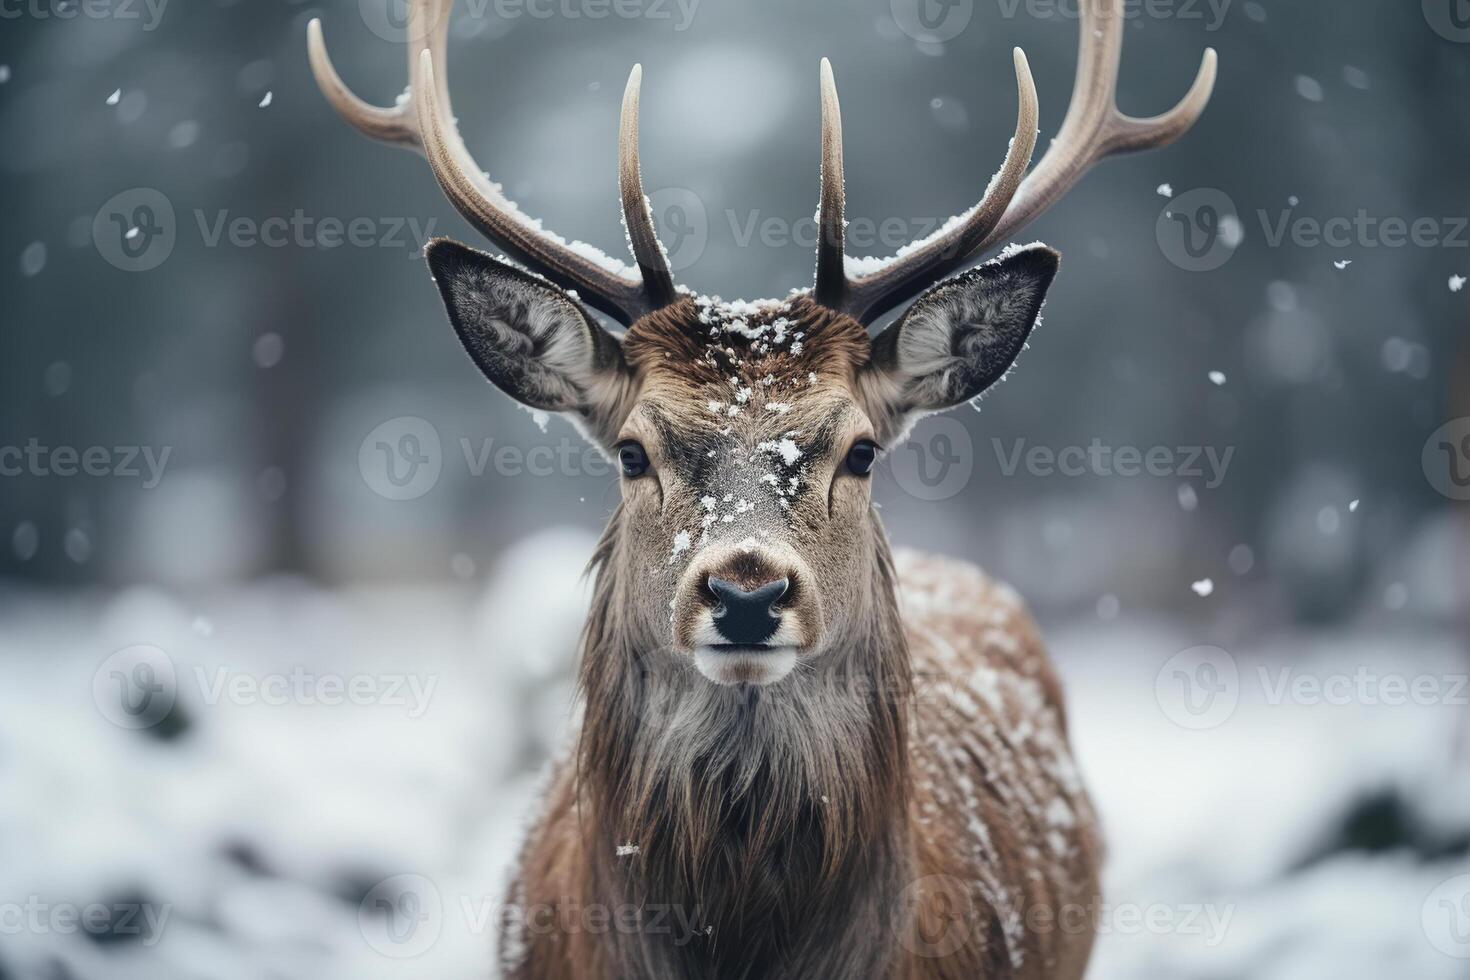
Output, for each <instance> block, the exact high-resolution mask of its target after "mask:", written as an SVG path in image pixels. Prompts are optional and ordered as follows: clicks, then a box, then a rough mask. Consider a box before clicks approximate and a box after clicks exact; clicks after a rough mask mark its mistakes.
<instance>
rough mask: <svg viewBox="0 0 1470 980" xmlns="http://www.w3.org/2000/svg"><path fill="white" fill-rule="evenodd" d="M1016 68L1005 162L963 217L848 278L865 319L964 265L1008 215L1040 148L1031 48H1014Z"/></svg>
mask: <svg viewBox="0 0 1470 980" xmlns="http://www.w3.org/2000/svg"><path fill="white" fill-rule="evenodd" d="M1013 60H1014V62H1015V68H1016V96H1017V106H1016V132H1015V135H1014V136H1013V137H1012V138H1011V142H1010V146H1009V148H1008V149H1007V150H1006V158H1005V163H1003V164H1002V165H1001V168H1000V170H999V171H998V172H997V173H996V174H995V176H994V177H992V178H991V179H990V184H989V186H988V187H986V189H985V196H984V197H982V198H981V199H980V203H978V204H976V205H975V206H974V207H973V208H971V209H970V210H969V211H968V212H966V213H965V214H964V215H962V216H961V220H958V221H957V222H951V223H950V224H949V225H947V226H946V227H945V228H944V229H941V231H940V232H939V233H937V234H936V235H934V236H931V237H930V238H929V239H926V240H924V241H920V242H915V243H913V244H911V245H909V246H907V247H906V248H904V249H902V250H900V252H899V254H898V255H897V256H895V257H894V259H893V260H892V261H891V262H889V263H888V264H887V265H885V266H883V267H882V268H880V269H879V270H878V271H876V272H873V273H871V274H869V275H866V276H861V277H858V278H856V279H851V280H848V281H847V283H846V296H845V299H844V301H843V303H842V305H841V306H840V307H839V308H840V309H843V310H845V311H846V312H848V313H850V314H851V315H852V316H854V317H856V318H857V319H858V320H859V321H860V322H862V323H871V322H872V321H873V320H875V319H877V318H878V317H879V316H881V315H882V314H883V312H884V311H886V310H889V309H892V308H893V307H894V306H896V305H897V304H899V303H902V302H903V301H904V300H906V299H908V298H910V297H912V296H913V295H915V294H916V293H918V292H919V291H920V290H922V289H924V288H925V287H926V286H927V285H929V284H930V283H932V282H933V281H934V280H935V279H937V278H939V277H941V276H944V275H946V274H948V273H949V272H952V271H953V270H955V269H957V268H959V267H960V266H962V265H963V264H964V263H965V261H966V260H967V259H968V258H969V257H970V255H971V254H973V253H974V252H975V251H976V250H977V249H978V248H979V247H980V243H981V241H982V240H984V239H985V238H986V236H987V235H988V234H989V233H990V232H991V230H992V229H993V228H994V227H995V225H996V223H997V222H999V221H1000V220H1001V218H1002V216H1003V215H1004V214H1005V212H1006V209H1007V207H1008V205H1009V204H1010V203H1011V199H1012V197H1013V196H1014V195H1015V194H1016V191H1017V188H1019V187H1020V186H1021V179H1022V178H1023V177H1024V176H1025V175H1026V168H1027V167H1028V166H1030V164H1031V154H1032V153H1033V152H1035V150H1036V120H1037V115H1038V107H1037V101H1036V83H1035V82H1034V81H1033V80H1032V78H1031V65H1030V63H1029V62H1027V60H1026V53H1025V52H1024V51H1022V50H1021V49H1020V48H1016V49H1014V52H1013Z"/></svg>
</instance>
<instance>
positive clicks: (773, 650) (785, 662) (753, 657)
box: [694, 646, 796, 685]
mask: <svg viewBox="0 0 1470 980" xmlns="http://www.w3.org/2000/svg"><path fill="white" fill-rule="evenodd" d="M694 666H695V667H697V668H698V669H699V672H700V673H701V674H703V675H704V676H705V677H707V678H708V679H709V680H712V681H714V682H715V683H716V684H725V685H730V684H774V683H776V682H777V681H779V680H780V679H781V678H783V677H785V676H786V675H787V674H789V673H791V669H792V668H793V667H795V666H796V647H762V648H755V649H752V651H751V652H750V653H737V652H731V651H729V650H715V649H712V648H710V647H703V646H702V647H695V649H694Z"/></svg>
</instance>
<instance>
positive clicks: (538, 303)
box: [310, 0, 1215, 685]
mask: <svg viewBox="0 0 1470 980" xmlns="http://www.w3.org/2000/svg"><path fill="white" fill-rule="evenodd" d="M451 4H452V0H416V2H414V3H413V5H412V8H411V16H410V21H409V27H408V35H409V37H410V38H411V39H413V40H412V41H411V43H410V44H409V65H408V67H409V90H408V93H407V95H406V96H405V97H404V98H403V99H401V100H400V101H399V104H398V105H397V106H395V107H394V108H391V109H381V108H376V107H372V106H369V105H366V104H365V103H363V102H361V101H360V100H359V99H357V98H356V97H355V96H354V95H352V93H351V92H350V91H348V89H347V88H346V87H345V86H344V85H343V83H342V81H341V79H340V78H339V77H338V75H337V73H336V72H335V70H334V69H333V68H332V65H331V62H330V60H329V59H328V57H327V54H326V50H325V46H324V43H323V40H322V34H321V26H320V24H319V22H317V21H315V20H314V21H312V22H311V25H310V53H311V64H312V68H313V70H314V72H315V75H316V78H317V81H318V83H319V85H320V86H321V88H322V91H323V92H324V93H325V94H326V96H327V98H328V100H329V101H330V102H331V103H332V105H333V106H334V107H335V108H336V109H337V110H338V112H339V113H341V114H342V115H343V116H344V117H345V118H346V119H347V121H348V122H350V123H351V124H352V125H354V126H355V127H356V128H357V129H359V130H360V131H362V132H363V133H364V134H366V135H368V136H370V137H373V138H375V139H379V140H382V141H386V142H389V143H394V144H398V145H400V146H404V147H408V148H411V149H415V150H417V151H419V152H421V153H422V154H423V155H424V156H425V157H426V158H427V159H428V162H429V165H430V168H431V170H432V171H433V174H434V177H435V178H436V179H437V180H438V182H439V185H440V186H441V188H442V189H443V190H444V193H445V194H446V195H447V196H448V198H449V200H450V201H451V203H453V205H454V206H455V207H456V208H457V209H458V210H459V211H460V213H461V214H463V215H464V216H465V218H466V219H468V220H469V222H470V223H471V224H473V225H474V226H475V227H476V228H478V229H479V230H480V231H481V232H483V233H484V234H485V236H486V237H487V238H489V239H490V240H491V241H492V242H493V243H495V244H496V245H497V246H499V248H500V249H501V250H502V251H503V252H504V253H505V254H506V255H508V256H510V257H511V258H512V259H515V260H517V261H518V262H519V263H521V264H522V265H523V266H524V267H525V268H526V269H529V270H532V271H529V272H528V271H525V269H523V268H521V267H519V266H516V265H512V264H511V263H509V262H506V261H504V260H501V259H498V258H495V257H492V256H491V255H488V254H485V253H483V252H479V251H476V250H474V249H471V248H468V247H466V246H464V245H460V244H458V243H455V242H452V241H448V240H444V239H440V240H437V241H435V242H433V243H432V244H431V245H430V246H429V248H428V253H427V254H428V262H429V267H430V269H431V271H432V272H433V275H434V279H435V281H436V282H437V284H438V287H439V290H440V292H441V294H442V296H443V299H444V303H445V306H446V307H447V309H448V312H449V319H450V321H451V322H452V324H453V326H454V329H455V331H456V332H457V333H458V335H459V338H460V340H461V342H462V343H463V344H464V346H465V349H466V350H467V351H468V352H469V354H470V357H471V358H472V359H473V360H474V361H475V363H476V364H477V365H478V366H479V367H480V369H481V371H483V372H484V374H485V376H486V377H487V378H489V379H490V381H492V382H493V383H494V384H495V385H496V386H497V387H499V388H500V389H501V390H502V391H504V392H505V393H506V394H508V395H510V396H511V397H512V398H514V399H515V400H517V401H518V402H520V403H522V404H523V405H527V406H530V407H532V408H536V409H541V410H545V411H549V412H560V413H564V414H566V415H567V416H569V417H570V418H571V419H573V420H574V421H575V422H576V423H577V424H578V426H579V427H580V428H581V429H582V431H583V432H584V433H585V434H586V435H587V437H588V438H589V439H591V440H593V441H594V442H596V443H597V444H598V445H599V446H601V447H602V448H603V449H604V450H605V451H607V452H608V453H610V454H614V455H616V457H617V459H618V460H619V463H620V465H621V469H622V481H623V502H622V504H621V507H620V509H619V513H618V516H617V518H615V520H614V527H615V531H616V533H615V535H614V536H613V537H612V538H611V539H610V540H609V542H608V543H607V544H606V547H607V548H609V549H610V550H611V551H612V552H613V554H612V555H611V556H610V559H609V560H611V561H612V562H613V563H615V565H616V567H617V568H619V569H620V570H621V571H622V573H623V577H624V578H625V580H626V581H625V584H624V594H623V595H622V596H621V597H620V602H619V611H618V613H617V615H618V616H619V617H621V623H620V626H621V628H622V629H624V630H625V631H626V632H627V633H628V635H630V636H632V637H634V638H635V640H634V642H636V644H637V645H638V647H639V649H642V650H662V651H665V652H667V654H668V655H669V656H672V657H675V658H678V659H681V660H682V661H683V662H685V663H688V662H690V661H692V662H693V664H694V665H695V666H696V667H697V669H698V671H699V672H700V673H702V674H703V675H704V676H705V677H707V678H708V679H710V680H711V681H714V682H715V683H716V684H722V685H728V684H736V683H740V684H770V683H773V682H776V681H779V680H781V679H782V678H783V677H785V676H786V675H787V674H788V673H789V672H790V671H792V669H793V668H794V667H795V666H796V665H798V664H800V663H803V662H814V661H817V660H819V659H820V658H822V657H823V656H824V655H825V654H827V653H828V652H829V651H834V650H841V649H844V644H843V640H844V639H848V638H850V637H851V634H852V633H853V632H854V631H859V630H862V629H865V628H867V625H868V624H866V623H865V622H864V619H863V611H864V610H865V609H868V608H870V607H871V605H872V604H873V600H874V599H875V598H876V597H875V596H873V595H872V594H871V589H872V587H871V585H870V581H871V574H872V573H871V570H872V569H873V568H874V567H875V565H878V564H881V554H880V552H881V549H882V547H883V545H882V534H881V530H880V529H879V526H878V523H877V521H876V518H875V517H874V516H873V514H872V507H871V499H870V497H871V494H870V482H869V477H870V473H871V471H872V468H873V464H874V461H875V459H876V458H877V456H878V455H879V454H880V453H881V452H882V451H883V447H884V446H888V445H892V444H893V443H894V442H896V441H897V440H900V439H902V438H903V435H904V433H905V432H906V430H907V429H908V427H909V426H910V425H911V424H912V423H913V421H914V420H915V419H917V418H919V417H921V416H923V415H925V414H928V413H932V412H939V411H943V410H945V409H948V408H952V407H954V406H956V405H960V404H962V403H965V402H968V401H971V400H972V399H975V398H978V397H979V396H981V395H983V394H984V393H985V392H986V391H988V390H989V389H990V388H991V387H992V386H993V385H995V384H996V383H997V382H999V381H1000V380H1001V379H1002V378H1003V377H1004V376H1005V375H1006V373H1007V372H1008V371H1009V369H1010V368H1011V366H1012V365H1013V364H1014V363H1015V361H1016V359H1017V357H1018V356H1019V354H1020V352H1021V351H1022V349H1023V348H1024V347H1025V345H1026V341H1027V338H1028V337H1029V335H1030V333H1031V331H1032V329H1033V328H1034V327H1035V325H1036V322H1037V318H1038V316H1039V314H1040V311H1041V307H1042V303H1043V300H1044V299H1045V297H1046V292H1047V289H1048V287H1049V286H1050V285H1051V282H1052V279H1053V277H1054V276H1055V274H1056V271H1057V266H1058V261H1059V256H1058V254H1057V253H1056V252H1054V251H1052V250H1051V249H1049V248H1047V247H1046V246H1044V245H1039V244H1038V245H1030V246H1025V247H1020V248H1016V247H1012V248H1008V249H1006V250H1004V251H1003V252H1001V254H1000V255H999V257H997V258H995V259H993V260H991V261H989V262H987V263H985V264H983V265H979V266H976V267H974V268H970V269H968V271H963V272H958V274H955V275H951V274H952V273H956V272H957V270H961V269H963V268H964V267H966V266H967V265H969V264H971V263H972V262H973V261H974V260H975V258H976V257H977V256H979V255H981V254H983V253H985V252H987V251H988V250H990V249H992V248H993V247H994V246H996V245H997V244H999V243H1000V242H1002V241H1005V240H1008V239H1009V238H1010V236H1012V235H1014V234H1015V233H1016V232H1017V231H1019V230H1020V229H1021V228H1022V227H1023V226H1024V225H1025V224H1027V223H1028V222H1029V221H1030V220H1031V219H1032V218H1034V217H1035V216H1036V215H1037V214H1039V213H1040V212H1042V211H1043V210H1045V209H1046V208H1048V207H1049V206H1050V205H1051V204H1053V203H1054V202H1055V201H1056V200H1057V199H1058V198H1059V197H1060V196H1061V195H1062V194H1063V193H1064V192H1065V191H1066V190H1067V189H1068V188H1069V187H1070V186H1071V185H1072V184H1074V183H1076V181H1077V180H1078V179H1079V178H1080V177H1081V176H1082V174H1083V173H1084V172H1085V171H1086V170H1088V169H1089V168H1090V167H1091V166H1092V165H1094V164H1095V163H1097V162H1099V161H1100V160H1102V159H1103V158H1105V157H1108V156H1111V155H1113V154H1117V153H1123V152H1126V151H1132V150H1140V149H1144V148H1148V147H1154V146H1162V145H1164V144H1167V143H1169V142H1171V141H1172V140H1174V139H1175V138H1177V137H1178V136H1179V135H1181V134H1182V133H1183V132H1185V131H1186V130H1187V129H1188V128H1189V127H1190V126H1191V125H1192V124H1193V123H1194V121H1195V120H1196V118H1198V116H1199V114H1200V113H1201V112H1202V111H1203V109H1204V106H1205V103H1206V102H1207V101H1208V99H1209V96H1210V92H1211V89H1212V87H1213V84H1214V78H1215V55H1214V52H1213V51H1212V50H1208V51H1206V53H1205V57H1204V60H1203V63H1202V65H1201V67H1200V70H1199V73H1198V76H1197V77H1196V79H1195V82H1194V85H1193V86H1192V87H1191V89H1190V90H1189V92H1188V94H1187V95H1186V96H1185V97H1184V99H1183V100H1182V101H1181V102H1180V103H1179V104H1178V105H1177V106H1176V107H1175V108H1173V109H1172V110H1170V111H1169V112H1167V113H1165V114H1163V115H1161V116H1157V117H1154V118H1150V119H1135V118H1131V117H1128V116H1125V115H1123V114H1122V113H1121V112H1120V111H1119V110H1118V109H1117V108H1116V106H1115V104H1114V96H1115V89H1116V82H1117V76H1118V66H1119V59H1120V56H1121V50H1122V36H1123V27H1124V23H1125V22H1124V18H1123V16H1122V0H1083V3H1082V24H1081V38H1082V40H1081V52H1080V64H1079V69H1078V75H1077V80H1076V85H1075V89H1074V92H1073V96H1072V102H1071V106H1070V108H1069V110H1068V112H1067V115H1066V119H1065V121H1064V122H1063V125H1062V128H1061V131H1060V133H1059V134H1058V136H1057V138H1056V140H1055V142H1054V143H1053V144H1052V146H1051V149H1050V150H1049V151H1048V152H1047V153H1046V155H1045V156H1044V157H1043V159H1042V161H1041V162H1040V164H1039V165H1038V166H1037V167H1036V169H1035V170H1034V171H1032V172H1031V173H1030V175H1029V176H1027V169H1028V167H1029V165H1030V162H1031V155H1032V151H1033V150H1034V148H1035V144H1036V138H1037V100H1036V91H1035V88H1034V86H1033V84H1032V80H1031V74H1030V70H1029V68H1028V66H1027V62H1026V58H1025V55H1024V54H1022V52H1021V51H1020V50H1019V49H1017V50H1016V51H1015V55H1014V57H1015V71H1016V81H1017V88H1018V93H1019V111H1018V113H1017V120H1016V128H1015V135H1014V137H1013V138H1012V140H1011V142H1010V147H1009V150H1008V152H1007V154H1006V156H1005V160H1004V163H1003V164H1002V166H1001V168H1000V170H999V172H998V173H996V174H995V176H994V177H993V178H992V179H991V181H990V184H989V186H988V188H987V189H986V191H985V194H984V196H983V197H982V199H981V200H980V202H979V203H978V204H976V205H975V206H973V207H971V208H970V209H969V210H967V211H965V212H964V213H963V214H961V215H960V216H959V217H957V218H955V219H954V220H952V221H951V222H949V223H948V224H947V225H945V226H944V227H943V228H941V229H940V230H939V231H938V232H936V233H935V234H934V235H932V236H930V237H929V238H927V239H925V240H922V241H918V242H914V243H913V244H911V245H909V246H907V247H905V248H904V249H902V250H901V251H900V252H899V254H898V255H897V256H895V257H894V258H892V259H889V260H886V261H882V262H877V261H874V260H869V259H865V260H858V261H850V260H846V259H845V257H844V254H843V176H842V175H843V168H842V132H841V119H840V113H839V108H838V101H837V92H836V86H835V84H834V82H833V76H832V70H831V66H830V65H829V64H828V63H827V61H826V60H825V59H824V60H823V61H822V64H821V72H820V90H821V105H822V132H821V159H822V169H821V188H820V213H819V219H818V223H819V228H820V243H819V246H818V250H817V262H816V279H815V284H814V287H813V288H811V289H809V290H803V291H799V292H794V293H792V294H791V295H790V296H788V297H787V298H785V299H783V300H773V301H762V302H755V303H743V302H739V303H726V302H721V301H719V300H717V299H706V298H698V297H694V296H692V295H690V294H688V293H687V292H685V291H680V290H678V289H676V288H675V286H674V283H673V279H672V277H671V276H670V273H669V268H668V263H667V261H666V258H665V255H664V252H663V251H662V249H661V247H660V245H659V243H658V239H657V236H656V233H655V230H654V226H653V220H652V216H651V214H650V212H649V207H648V202H647V199H646V198H645V197H644V194H643V189H642V184H641V178H640V175H639V166H638V95H639V85H640V80H641V71H640V69H639V68H638V67H634V69H633V71H632V74H631V76H630V77H629V80H628V85H627V89H626V91H625V93H624V97H623V107H622V122H621V127H620V134H619V189H620V192H621V199H622V206H623V217H624V220H625V223H626V227H627V232H628V239H629V243H630V245H631V248H632V253H633V257H634V259H635V262H636V266H635V267H629V266H624V265H622V264H621V263H617V262H614V261H612V260H609V259H607V258H606V257H605V256H601V255H600V254H599V253H596V251H595V250H594V249H590V248H589V247H587V246H584V245H581V244H579V243H569V242H567V241H565V240H564V239H561V238H559V237H557V236H555V235H553V234H551V233H550V232H547V231H546V230H544V229H542V228H541V227H540V225H539V224H538V223H536V222H535V221H534V220H532V219H531V218H529V217H527V216H525V215H523V214H522V213H521V212H520V211H519V210H518V209H517V208H516V206H515V205H514V204H512V203H511V202H510V201H508V200H507V199H506V198H505V197H504V196H503V195H502V194H501V192H500V189H499V187H498V186H497V185H495V184H493V183H492V182H491V181H490V180H489V178H488V177H487V176H486V175H485V174H484V173H483V172H482V171H481V170H480V168H479V167H478V166H477V165H476V164H475V162H474V161H473V160H472V159H471V157H470V155H469V153H468V151H467V150H466V148H465V146H464V143H463V141H462V140H461V138H460V136H459V133H458V130H457V128H456V126H455V123H454V114H453V112H452V110H451V108H450V102H449V92H448V88H447V84H446V81H445V73H444V67H443V66H444V54H445V39H446V35H447V30H448V23H449V9H450V6H451ZM946 276H949V278H944V277H946ZM916 297H917V298H916ZM910 300H912V302H911V303H910V305H909V306H908V308H907V309H906V310H905V311H904V312H903V313H902V314H901V315H900V316H899V317H898V318H897V319H896V320H895V321H894V322H893V323H892V325H891V326H889V327H887V328H886V329H885V330H883V331H882V332H881V333H879V334H877V336H875V337H871V338H870V336H869V332H868V326H869V325H870V324H872V323H873V322H874V321H875V320H877V319H878V318H879V317H881V316H882V315H883V314H885V313H887V312H889V311H891V310H893V309H895V308H897V307H898V306H899V305H901V304H903V303H905V302H908V301H910ZM584 304H585V305H584ZM588 306H591V307H593V308H595V309H596V310H599V311H601V312H602V313H604V314H606V315H608V316H610V317H612V318H613V319H615V320H617V321H618V322H620V323H621V324H622V325H623V326H625V327H626V330H625V331H624V332H622V334H621V335H615V334H614V333H612V332H610V331H609V330H607V329H605V328H604V327H603V326H602V325H601V324H600V323H599V322H598V320H597V319H595V318H594V316H593V315H592V313H591V312H590V311H589V310H588V308H587V307H588Z"/></svg>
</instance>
